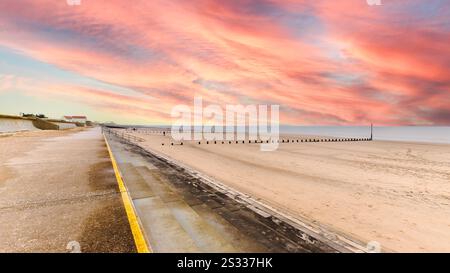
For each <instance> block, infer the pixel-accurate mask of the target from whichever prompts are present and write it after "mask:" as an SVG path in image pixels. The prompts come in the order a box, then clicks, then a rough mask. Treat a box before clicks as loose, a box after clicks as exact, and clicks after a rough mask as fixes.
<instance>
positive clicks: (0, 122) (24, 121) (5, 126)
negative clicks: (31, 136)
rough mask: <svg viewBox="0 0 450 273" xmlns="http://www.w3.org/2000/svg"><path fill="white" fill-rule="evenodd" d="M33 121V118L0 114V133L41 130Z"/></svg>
mask: <svg viewBox="0 0 450 273" xmlns="http://www.w3.org/2000/svg"><path fill="white" fill-rule="evenodd" d="M33 121H34V120H33V119H31V118H22V117H16V116H7V115H0V133H11V132H20V131H36V130H39V129H38V128H36V127H35V126H34V124H33Z"/></svg>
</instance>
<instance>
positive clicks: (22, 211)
mask: <svg viewBox="0 0 450 273" xmlns="http://www.w3.org/2000/svg"><path fill="white" fill-rule="evenodd" d="M70 241H77V242H79V243H80V247H81V251H82V252H134V251H135V246H134V241H133V237H132V234H131V231H130V228H129V224H128V220H127V218H126V214H125V210H124V208H123V204H122V200H121V197H120V193H119V191H118V187H117V182H116V180H115V176H114V172H113V169H112V165H111V161H110V159H109V155H108V152H107V150H106V146H105V142H104V140H103V137H102V134H101V132H100V128H93V129H72V130H67V131H36V132H22V133H17V134H13V135H11V136H6V137H1V138H0V252H69V251H70V250H68V249H67V245H68V243H69V242H70Z"/></svg>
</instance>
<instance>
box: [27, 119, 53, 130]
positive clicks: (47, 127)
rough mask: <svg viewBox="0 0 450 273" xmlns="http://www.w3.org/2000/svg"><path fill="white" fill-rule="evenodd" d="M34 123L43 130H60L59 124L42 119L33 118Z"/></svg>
mask: <svg viewBox="0 0 450 273" xmlns="http://www.w3.org/2000/svg"><path fill="white" fill-rule="evenodd" d="M33 125H34V126H35V127H36V128H39V129H41V130H59V126H58V125H56V124H54V123H51V122H48V121H46V120H42V119H35V120H33Z"/></svg>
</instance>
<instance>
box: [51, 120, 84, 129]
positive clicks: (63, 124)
mask: <svg viewBox="0 0 450 273" xmlns="http://www.w3.org/2000/svg"><path fill="white" fill-rule="evenodd" d="M47 121H48V122H50V123H53V124H55V125H57V126H58V128H59V130H67V129H73V128H76V127H77V125H76V124H75V123H72V122H64V121H60V120H47Z"/></svg>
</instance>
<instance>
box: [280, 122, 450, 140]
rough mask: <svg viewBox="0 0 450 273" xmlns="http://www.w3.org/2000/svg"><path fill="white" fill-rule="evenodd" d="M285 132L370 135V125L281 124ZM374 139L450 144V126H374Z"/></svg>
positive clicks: (336, 135)
mask: <svg viewBox="0 0 450 273" xmlns="http://www.w3.org/2000/svg"><path fill="white" fill-rule="evenodd" d="M280 132H281V133H285V134H304V135H321V136H335V137H370V126H280ZM373 139H375V140H392V141H413V142H431V143H448V144H450V126H389V127H384V126H374V127H373Z"/></svg>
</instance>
